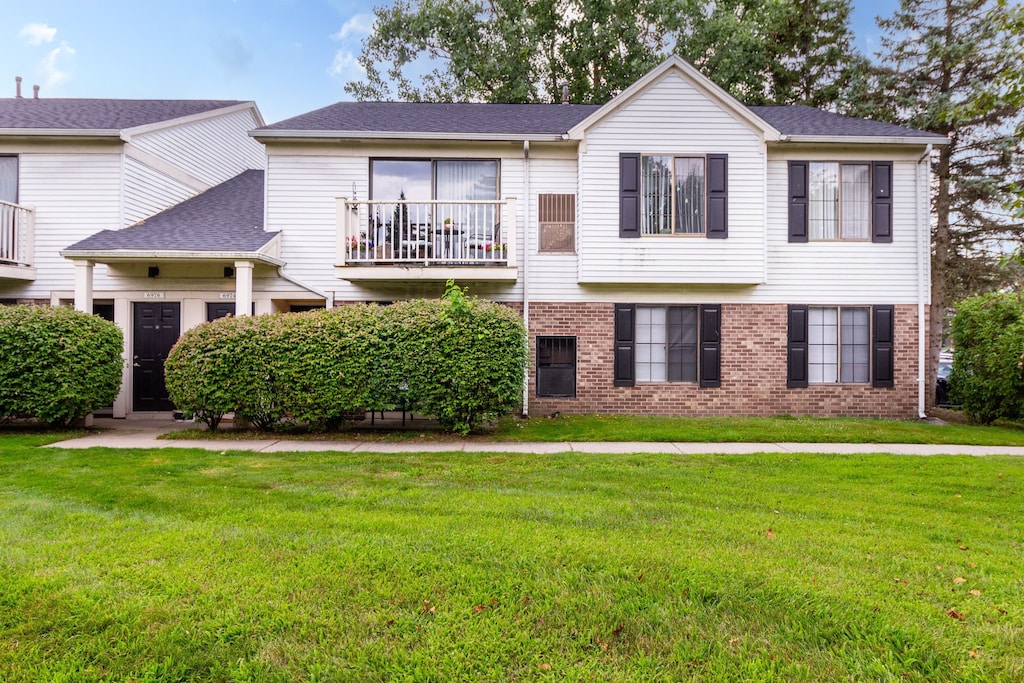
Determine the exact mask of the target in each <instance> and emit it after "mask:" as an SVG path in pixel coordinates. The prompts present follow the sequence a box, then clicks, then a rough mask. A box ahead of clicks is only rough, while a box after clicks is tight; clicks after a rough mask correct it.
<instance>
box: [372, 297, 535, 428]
mask: <svg viewBox="0 0 1024 683" xmlns="http://www.w3.org/2000/svg"><path fill="white" fill-rule="evenodd" d="M386 315H387V316H388V317H389V318H390V319H391V326H392V328H393V329H394V330H395V331H396V332H397V335H398V340H397V343H396V346H397V347H398V349H399V350H400V353H399V354H398V358H399V360H400V362H401V366H400V368H399V369H398V370H397V374H398V375H400V376H401V377H402V378H403V380H404V387H403V388H404V390H405V396H404V398H403V404H404V405H405V406H406V407H408V408H410V409H412V410H415V411H416V412H420V413H425V414H427V415H433V416H434V417H436V418H437V419H438V421H439V422H440V423H441V425H442V426H443V427H445V428H447V429H450V430H452V431H455V432H459V433H461V434H466V433H468V432H469V431H470V430H472V429H475V428H476V427H478V426H479V425H480V424H481V423H482V422H483V421H484V420H487V419H490V418H493V417H497V416H499V415H503V414H505V413H507V412H508V411H510V410H512V409H513V408H514V407H515V406H516V405H518V404H519V402H520V401H521V400H522V393H523V376H524V372H525V369H526V362H527V358H528V351H527V344H526V329H525V327H524V326H523V321H522V319H521V318H520V317H519V315H518V314H517V313H516V312H515V311H513V310H511V309H509V308H508V307H506V306H501V305H499V304H495V303H493V302H489V301H483V300H480V299H475V298H467V297H466V296H464V295H463V293H462V291H461V290H460V289H459V288H458V287H455V286H452V285H449V287H448V291H447V293H446V294H445V298H444V299H442V300H441V301H436V300H431V301H428V300H414V301H405V302H401V303H397V304H394V305H393V306H391V307H389V308H388V309H387V310H386Z"/></svg>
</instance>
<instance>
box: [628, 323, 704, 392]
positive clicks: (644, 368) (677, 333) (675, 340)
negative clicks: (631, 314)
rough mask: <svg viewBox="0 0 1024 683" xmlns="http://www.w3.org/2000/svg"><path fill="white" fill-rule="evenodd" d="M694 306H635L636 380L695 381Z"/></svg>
mask: <svg viewBox="0 0 1024 683" xmlns="http://www.w3.org/2000/svg"><path fill="white" fill-rule="evenodd" d="M697 319H698V307H697V306H637V307H636V381H637V382H696V381H697V346H698V344H697V342H698V337H697Z"/></svg>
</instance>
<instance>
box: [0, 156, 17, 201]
mask: <svg viewBox="0 0 1024 683" xmlns="http://www.w3.org/2000/svg"><path fill="white" fill-rule="evenodd" d="M0 201H4V202H10V203H12V204H17V203H18V157H15V156H0Z"/></svg>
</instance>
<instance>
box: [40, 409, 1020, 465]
mask: <svg viewBox="0 0 1024 683" xmlns="http://www.w3.org/2000/svg"><path fill="white" fill-rule="evenodd" d="M93 426H94V427H98V428H101V429H104V430H105V431H103V432H99V433H96V434H90V435H88V436H83V437H81V438H77V439H69V440H67V441H61V442H58V443H54V444H50V446H51V447H53V448H201V449H205V450H209V451H254V452H260V453H281V452H297V451H301V452H326V451H331V452H348V453H411V452H432V453H442V452H443V453H447V452H462V453H535V454H545V453H565V452H577V453H670V454H698V453H737V454H739V453H836V454H849V453H893V454H897V455H1021V456H1024V446H958V445H937V446H936V445H925V444H850V443H694V442H623V441H558V442H546V443H537V442H530V443H513V442H488V441H469V440H458V439H452V440H450V441H423V442H419V441H411V440H410V441H403V442H398V443H394V442H379V441H357V440H343V439H339V440H337V441H335V440H330V441H298V440H290V439H274V438H269V439H252V440H249V439H241V440H237V441H234V440H229V439H174V438H162V439H161V438H157V437H159V436H161V435H164V434H171V433H173V432H174V431H177V430H181V429H187V428H191V427H195V425H194V424H193V423H191V422H173V421H170V420H112V419H103V418H97V419H96V421H95V424H94V425H93Z"/></svg>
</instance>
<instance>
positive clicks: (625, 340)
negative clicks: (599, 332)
mask: <svg viewBox="0 0 1024 683" xmlns="http://www.w3.org/2000/svg"><path fill="white" fill-rule="evenodd" d="M635 319H636V306H634V305H633V304H615V378H614V384H615V386H617V387H631V386H633V385H634V384H635V383H636V368H635V365H634V363H633V358H634V355H635V351H634V350H635V346H634V344H633V341H634V338H635V336H634V335H635V332H634V329H635V325H634V320H635Z"/></svg>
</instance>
